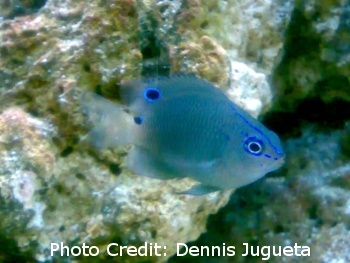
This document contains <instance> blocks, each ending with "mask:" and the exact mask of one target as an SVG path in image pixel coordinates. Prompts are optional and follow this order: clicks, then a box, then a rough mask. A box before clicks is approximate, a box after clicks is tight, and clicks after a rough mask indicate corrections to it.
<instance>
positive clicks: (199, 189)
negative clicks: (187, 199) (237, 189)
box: [178, 184, 221, 196]
mask: <svg viewBox="0 0 350 263" xmlns="http://www.w3.org/2000/svg"><path fill="white" fill-rule="evenodd" d="M220 190H221V189H219V188H217V187H213V186H207V185H204V184H196V185H194V186H192V188H190V189H188V190H186V191H183V192H181V193H178V194H184V195H193V196H201V195H206V194H210V193H213V192H217V191H220Z"/></svg>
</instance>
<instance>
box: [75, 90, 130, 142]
mask: <svg viewBox="0 0 350 263" xmlns="http://www.w3.org/2000/svg"><path fill="white" fill-rule="evenodd" d="M80 103H81V105H82V109H83V112H84V113H85V114H86V115H87V117H88V119H89V121H90V123H91V125H92V130H91V132H90V133H89V134H88V141H89V143H91V144H92V145H93V146H94V147H96V148H105V147H116V146H122V145H126V144H130V143H132V142H133V140H134V136H133V127H134V126H135V124H134V121H133V117H132V116H131V115H129V114H127V113H126V112H125V111H124V110H123V108H122V107H121V106H120V105H118V104H115V103H112V102H110V101H108V100H106V99H104V98H102V97H101V96H99V95H97V94H94V93H91V92H84V93H83V94H82V96H81V100H80Z"/></svg>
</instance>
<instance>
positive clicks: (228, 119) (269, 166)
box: [81, 74, 285, 196]
mask: <svg viewBox="0 0 350 263" xmlns="http://www.w3.org/2000/svg"><path fill="white" fill-rule="evenodd" d="M120 98H121V99H120V103H115V102H112V101H109V100H107V99H105V98H103V97H101V96H99V95H97V94H95V93H91V92H86V93H85V94H83V96H82V99H81V103H82V106H83V109H84V111H85V113H86V115H87V117H88V118H89V121H90V122H91V123H92V126H93V127H92V129H91V131H90V133H89V136H88V137H89V140H90V142H91V143H92V144H93V145H94V146H95V147H97V148H107V147H112V148H113V147H120V146H125V145H133V146H134V147H133V148H132V150H131V151H130V152H129V153H128V155H127V157H126V161H125V163H126V165H125V166H126V168H127V169H129V170H130V171H132V172H133V173H135V174H138V175H143V176H147V177H153V178H157V179H175V178H185V177H189V178H192V179H194V180H195V181H197V182H198V183H197V184H195V185H194V186H193V187H192V188H190V189H188V190H185V191H184V192H181V193H182V194H187V195H194V196H200V195H204V194H208V193H212V192H216V191H221V190H227V189H237V188H239V187H242V186H244V185H247V184H250V183H252V182H254V181H256V180H258V179H259V178H261V177H263V176H264V175H265V174H267V173H269V172H271V171H273V170H276V169H278V168H279V167H281V166H282V165H283V163H284V157H285V154H284V152H283V149H282V145H281V141H280V139H279V137H278V136H277V135H276V134H275V133H274V132H272V131H271V130H269V129H268V128H266V127H265V126H264V125H263V124H262V123H261V122H260V121H258V120H257V119H255V118H253V117H252V116H250V115H249V114H248V113H247V112H245V111H244V110H243V109H241V108H240V107H239V106H237V105H236V104H235V103H234V102H232V101H231V100H230V99H229V98H228V97H227V96H226V95H225V94H224V92H223V91H221V90H220V89H219V88H217V87H216V86H214V85H213V84H212V83H210V82H208V81H207V80H204V79H201V78H198V77H196V76H194V75H186V74H180V75H170V76H166V77H155V78H151V79H146V80H134V81H129V82H127V83H124V84H122V85H121V88H120Z"/></svg>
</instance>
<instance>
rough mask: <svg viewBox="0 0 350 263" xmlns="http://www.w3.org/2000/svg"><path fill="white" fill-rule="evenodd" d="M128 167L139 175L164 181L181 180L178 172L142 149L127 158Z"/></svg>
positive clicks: (132, 152)
mask: <svg viewBox="0 0 350 263" xmlns="http://www.w3.org/2000/svg"><path fill="white" fill-rule="evenodd" d="M126 165H127V167H128V168H129V170H131V171H132V172H134V173H135V174H138V175H143V176H147V177H151V178H157V179H162V180H167V179H174V178H181V177H183V176H181V175H180V174H179V173H178V171H177V170H176V169H174V168H171V167H170V166H169V165H167V164H166V163H164V162H163V161H162V160H160V159H159V158H158V157H157V156H155V155H153V154H152V153H151V152H150V151H148V150H146V149H143V148H141V147H137V146H136V147H135V148H134V149H133V150H131V152H130V153H129V155H128V157H127V164H126Z"/></svg>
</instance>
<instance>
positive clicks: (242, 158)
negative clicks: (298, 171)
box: [229, 120, 285, 187]
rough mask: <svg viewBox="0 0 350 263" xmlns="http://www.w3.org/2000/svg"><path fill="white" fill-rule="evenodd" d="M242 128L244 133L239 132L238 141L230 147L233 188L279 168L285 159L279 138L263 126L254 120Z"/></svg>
mask: <svg viewBox="0 0 350 263" xmlns="http://www.w3.org/2000/svg"><path fill="white" fill-rule="evenodd" d="M242 127H244V131H243V130H240V131H239V135H238V137H239V139H238V140H237V141H236V142H235V145H232V146H231V152H232V154H231V156H232V157H233V158H232V159H231V160H232V161H231V168H230V170H231V173H230V174H232V175H233V176H232V177H233V178H232V183H233V184H234V185H235V187H240V186H243V185H246V184H249V183H252V182H254V181H255V180H257V179H259V178H261V177H263V176H264V175H265V174H267V173H269V172H271V171H274V170H276V169H278V168H280V167H281V166H282V165H283V164H284V158H285V153H284V151H283V149H282V144H281V141H280V139H279V137H278V136H277V135H276V134H275V133H274V132H272V131H270V130H269V129H267V128H266V127H265V126H264V125H263V124H261V123H260V122H258V121H256V122H255V120H254V122H250V123H249V125H243V124H242ZM237 144H238V151H237ZM237 160H238V161H237ZM229 165H230V164H229ZM229 167H230V166H229Z"/></svg>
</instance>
